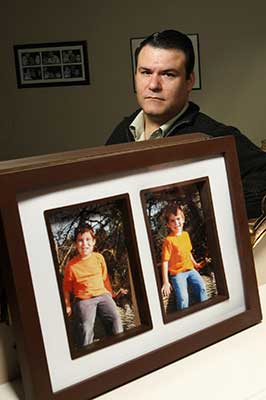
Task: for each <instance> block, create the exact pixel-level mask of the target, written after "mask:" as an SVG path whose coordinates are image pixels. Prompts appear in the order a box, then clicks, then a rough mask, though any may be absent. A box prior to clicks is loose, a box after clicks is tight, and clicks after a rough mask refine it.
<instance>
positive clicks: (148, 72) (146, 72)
mask: <svg viewBox="0 0 266 400" xmlns="http://www.w3.org/2000/svg"><path fill="white" fill-rule="evenodd" d="M141 74H142V75H150V74H151V73H150V71H141Z"/></svg>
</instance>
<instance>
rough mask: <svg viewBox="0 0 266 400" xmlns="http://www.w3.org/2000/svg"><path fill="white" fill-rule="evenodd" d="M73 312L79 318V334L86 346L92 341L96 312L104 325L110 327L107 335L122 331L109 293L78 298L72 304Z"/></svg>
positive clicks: (118, 316) (82, 343) (83, 344)
mask: <svg viewBox="0 0 266 400" xmlns="http://www.w3.org/2000/svg"><path fill="white" fill-rule="evenodd" d="M74 312H75V315H76V317H77V319H78V320H79V326H80V335H79V336H80V338H81V345H82V346H87V345H88V344H90V343H92V342H93V337H94V323H95V318H96V312H97V313H98V314H99V316H100V318H101V320H102V322H103V324H104V326H105V327H107V326H108V325H109V327H110V328H111V329H109V332H107V335H115V334H118V333H121V332H123V326H122V322H121V318H120V315H119V313H118V311H117V308H116V304H115V302H114V300H113V299H112V296H111V295H110V294H102V295H100V296H97V297H92V298H90V299H86V300H78V301H77V302H76V303H75V305H74Z"/></svg>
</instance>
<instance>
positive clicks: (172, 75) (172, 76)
mask: <svg viewBox="0 0 266 400" xmlns="http://www.w3.org/2000/svg"><path fill="white" fill-rule="evenodd" d="M164 76H167V77H169V78H174V77H175V74H174V73H173V72H164Z"/></svg>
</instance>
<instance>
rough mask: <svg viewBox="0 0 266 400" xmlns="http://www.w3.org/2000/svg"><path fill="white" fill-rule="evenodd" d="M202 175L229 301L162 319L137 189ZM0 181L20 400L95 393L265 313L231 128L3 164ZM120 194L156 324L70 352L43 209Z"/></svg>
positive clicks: (0, 248) (63, 399) (2, 248)
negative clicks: (125, 199) (215, 134)
mask: <svg viewBox="0 0 266 400" xmlns="http://www.w3.org/2000/svg"><path fill="white" fill-rule="evenodd" d="M136 160H138V163H137V164H136ZM205 177H208V181H209V185H210V193H211V200H212V204H213V216H212V212H210V214H209V215H210V216H211V218H215V226H216V228H217V240H218V244H219V246H218V247H219V249H220V252H221V258H222V264H223V270H224V274H225V280H226V285H227V288H228V298H227V299H223V301H220V302H218V303H216V304H210V306H208V307H205V308H201V309H198V310H195V311H194V312H191V313H189V314H187V315H185V316H184V317H183V318H182V317H181V318H175V319H173V320H172V321H170V322H168V323H164V320H163V314H162V310H161V302H160V298H159V295H158V285H157V282H156V276H155V273H154V265H153V258H152V254H151V251H150V240H149V236H148V231H147V227H146V223H145V214H144V209H143V203H142V201H141V195H140V193H141V191H142V190H146V189H148V190H149V189H150V188H158V187H165V185H176V184H180V183H182V182H190V181H192V180H194V179H201V180H202V179H203V178H204V179H205ZM0 184H1V187H2V188H3V195H2V196H1V199H0V212H1V220H0V221H1V223H0V239H1V240H0V252H1V256H2V264H3V272H4V278H5V285H6V288H7V295H8V302H9V305H10V313H11V317H12V321H13V328H14V333H15V338H16V343H17V350H18V356H19V360H20V365H21V373H22V379H23V384H24V390H25V398H26V400H33V399H35V400H71V399H73V398H75V399H77V400H81V399H84V398H94V397H96V396H98V395H100V394H103V393H105V392H107V391H108V390H111V389H114V388H115V387H118V386H120V385H122V384H125V383H127V382H129V381H132V380H133V379H136V378H139V377H141V376H143V375H144V374H147V373H149V372H152V371H154V370H156V369H158V368H161V367H163V366H165V365H167V364H169V363H171V362H173V361H176V360H178V359H180V358H182V357H185V356H188V355H189V354H191V353H193V352H195V351H198V350H200V349H203V348H204V347H206V346H209V345H211V344H214V343H216V342H217V341H219V340H222V339H224V338H226V337H228V336H230V335H233V334H236V333H237V332H240V331H241V330H243V329H245V328H248V327H250V326H252V325H254V324H256V323H259V322H260V321H261V309H260V304H259V297H258V289H257V282H256V274H255V270H254V262H253V257H252V251H251V246H250V240H249V234H248V223H247V217H246V211H245V204H244V197H243V192H242V186H241V179H240V173H239V166H238V162H237V153H236V148H235V144H234V138H233V137H232V136H226V137H220V138H209V137H208V136H206V135H202V134H190V135H180V136H179V137H173V138H167V139H162V140H160V139H158V140H156V141H149V142H137V143H132V144H119V145H112V146H106V147H99V148H94V149H84V150H78V151H72V152H67V153H59V154H55V155H47V156H39V157H32V158H28V159H22V160H17V161H6V162H2V163H1V164H0ZM125 193H128V195H129V200H130V204H131V210H132V219H133V222H134V229H133V230H134V232H135V233H134V235H136V242H135V241H133V245H134V252H135V254H139V257H140V264H141V273H142V276H143V286H144V288H145V292H146V294H147V302H148V304H147V307H148V310H146V311H147V312H149V313H150V315H151V321H152V329H148V330H146V331H144V332H142V333H141V334H139V335H135V336H131V337H130V338H128V339H126V340H123V341H119V342H116V343H113V344H112V345H110V346H105V347H103V348H100V349H99V350H97V351H94V352H90V353H89V354H83V355H82V356H80V357H78V358H75V359H72V358H71V352H70V348H69V343H68V339H67V331H66V328H65V322H64V311H63V307H62V302H61V298H60V294H59V291H58V283H57V278H56V274H55V268H54V262H53V256H52V251H51V246H50V242H49V235H48V231H47V225H46V221H45V217H44V211H45V210H55V209H56V208H61V207H67V206H73V205H75V204H82V203H84V202H86V203H87V202H91V201H96V202H98V200H99V201H101V199H103V198H105V199H106V198H111V197H112V196H120V195H122V194H125ZM205 209H207V210H208V201H207V202H206V203H205ZM212 226H214V225H212ZM134 243H135V244H134ZM33 337H34V340H32V338H33Z"/></svg>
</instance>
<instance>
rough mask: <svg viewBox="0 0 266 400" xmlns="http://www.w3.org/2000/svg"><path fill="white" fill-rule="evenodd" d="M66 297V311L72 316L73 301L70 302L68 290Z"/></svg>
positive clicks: (65, 292) (65, 291)
mask: <svg viewBox="0 0 266 400" xmlns="http://www.w3.org/2000/svg"><path fill="white" fill-rule="evenodd" d="M64 299H65V305H66V313H67V316H68V317H70V315H71V313H72V310H71V303H70V292H69V291H68V290H64Z"/></svg>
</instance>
